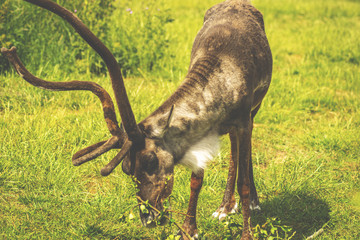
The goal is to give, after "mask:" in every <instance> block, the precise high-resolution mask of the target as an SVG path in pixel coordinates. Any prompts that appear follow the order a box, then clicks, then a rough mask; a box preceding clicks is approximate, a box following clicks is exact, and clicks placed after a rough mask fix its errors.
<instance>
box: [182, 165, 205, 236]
mask: <svg viewBox="0 0 360 240" xmlns="http://www.w3.org/2000/svg"><path fill="white" fill-rule="evenodd" d="M203 178H204V170H201V171H199V172H198V173H194V172H193V173H192V174H191V183H190V189H191V192H190V199H189V207H188V211H187V214H186V218H185V221H184V224H183V225H182V228H183V230H184V231H186V232H187V233H188V235H190V236H191V237H193V238H195V239H196V238H197V236H198V233H197V226H196V206H197V201H198V198H199V193H200V190H201V187H202V183H203ZM181 235H182V238H183V239H188V237H187V236H186V235H185V234H184V233H181Z"/></svg>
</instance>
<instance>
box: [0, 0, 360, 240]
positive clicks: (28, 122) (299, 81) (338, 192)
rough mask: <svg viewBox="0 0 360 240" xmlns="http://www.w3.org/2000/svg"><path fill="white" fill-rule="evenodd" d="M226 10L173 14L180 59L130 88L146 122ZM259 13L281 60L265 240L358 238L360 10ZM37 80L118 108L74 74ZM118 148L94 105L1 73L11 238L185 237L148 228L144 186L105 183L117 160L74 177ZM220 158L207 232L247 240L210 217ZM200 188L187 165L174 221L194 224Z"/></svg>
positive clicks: (260, 179)
mask: <svg viewBox="0 0 360 240" xmlns="http://www.w3.org/2000/svg"><path fill="white" fill-rule="evenodd" d="M174 2H175V1H174ZM216 2H218V1H214V0H191V1H190V0H183V1H176V3H170V2H167V8H168V9H169V12H170V14H171V16H172V18H173V19H174V21H172V22H170V23H168V24H167V28H166V31H167V32H166V34H167V35H168V36H169V48H168V50H167V54H170V55H172V56H176V57H172V58H169V60H168V65H166V67H164V69H163V71H164V72H166V73H162V72H161V71H160V70H157V71H154V72H151V71H147V72H145V71H143V72H142V74H141V75H138V76H131V75H129V76H128V77H127V78H126V79H125V84H126V87H127V90H128V95H129V98H130V102H131V103H132V108H133V110H134V112H135V115H136V118H137V120H138V121H139V120H141V119H143V118H144V117H146V116H147V115H148V114H150V113H151V112H152V111H154V110H155V109H156V108H157V107H158V106H159V105H160V104H161V102H163V101H164V100H165V99H166V98H167V97H168V96H169V95H170V94H171V93H172V92H173V91H174V90H175V89H176V87H177V86H178V85H179V84H180V82H181V81H182V79H183V77H184V76H185V74H186V69H187V67H188V64H189V57H190V51H191V44H192V41H193V39H194V37H195V35H196V33H197V31H198V30H199V29H200V27H201V24H202V20H203V15H204V13H205V11H206V9H208V8H209V7H211V6H212V5H214V4H215V3H216ZM252 2H253V4H254V5H255V6H256V7H257V8H258V9H259V10H260V11H261V12H262V13H263V15H264V21H265V27H266V32H267V36H268V39H269V42H270V46H271V49H272V53H273V58H274V68H273V78H272V83H271V86H270V89H269V92H268V94H267V96H266V97H265V100H264V102H263V105H262V107H261V109H260V111H259V113H258V115H257V116H256V118H255V128H254V132H253V162H254V174H255V184H256V186H257V189H258V193H259V197H260V204H261V208H262V211H261V213H257V214H253V216H252V226H253V228H254V233H255V234H257V236H259V238H260V239H271V237H274V238H275V239H276V238H277V239H286V238H291V239H306V238H307V237H309V236H311V235H313V234H314V233H315V232H317V233H319V235H318V236H317V237H316V239H360V230H359V229H360V110H359V109H360V41H359V39H360V31H359V29H360V2H359V1H356V0H342V1H339V0H337V1H336V0H317V1H311V0H303V1H295V0H276V1H274V0H272V1H271V0H253V1H252ZM64 44H66V43H64ZM68 51H71V46H68ZM20 57H21V56H20ZM56 57H61V55H59V56H56ZM36 61H37V59H33V60H32V62H31V64H32V65H35V66H36ZM171 64H173V65H176V68H175V67H172V66H171ZM34 69H35V72H34V73H36V74H37V75H38V76H40V77H43V78H46V79H47V80H50V81H59V80H61V81H70V80H73V79H77V80H89V81H95V82H97V83H98V84H100V85H102V86H103V87H104V88H105V89H107V90H108V91H109V93H110V94H111V95H112V96H113V93H112V90H111V85H110V81H109V79H108V77H107V76H104V75H95V74H90V73H74V74H64V73H63V72H62V70H61V67H59V66H57V67H54V70H52V71H51V72H47V73H44V72H43V69H42V67H41V66H38V67H37V68H36V67H35V68H34ZM171 69H175V70H174V71H173V72H171V71H172V70H171ZM140 71H141V69H140ZM59 76H61V78H60V79H59ZM108 137H109V132H108V130H107V128H106V124H105V122H104V119H103V115H102V109H101V106H100V103H99V101H98V99H97V98H96V97H95V96H93V95H92V94H91V93H87V92H49V91H45V90H42V89H38V88H35V87H33V86H31V85H29V84H28V83H26V82H25V81H24V80H22V79H21V78H20V77H18V76H17V75H16V74H15V73H13V72H7V73H2V74H1V75H0V238H1V239H166V238H167V237H171V235H172V234H174V233H176V232H177V227H176V226H175V225H174V224H172V225H171V226H169V225H168V226H165V227H158V228H154V229H146V228H144V227H142V226H141V223H140V219H139V216H138V209H137V208H136V206H137V201H136V199H135V196H134V195H135V192H136V190H135V188H134V184H133V183H132V180H131V179H130V178H129V177H128V176H127V175H125V174H124V173H122V171H121V168H118V169H116V170H115V171H114V173H113V174H111V175H110V176H108V177H102V176H101V175H100V173H99V171H100V169H101V168H102V166H104V165H105V164H106V163H107V162H108V161H109V160H111V159H112V157H113V156H114V155H115V154H116V151H111V152H109V153H107V154H104V155H103V156H101V157H99V158H98V159H96V160H94V161H92V162H89V163H86V164H84V165H82V166H81V167H74V166H72V164H71V156H72V154H74V153H75V152H76V151H77V150H79V149H82V148H84V147H86V146H88V145H91V144H92V143H95V142H98V141H101V140H105V139H107V138H108ZM221 145H222V147H221V151H220V153H219V155H218V156H217V157H216V159H214V160H213V161H212V162H211V163H210V164H209V166H208V168H207V169H206V171H205V179H204V184H203V188H202V190H201V194H200V199H199V205H198V227H199V231H200V236H201V237H202V238H203V239H225V238H226V239H240V236H241V227H242V217H241V214H234V215H231V216H230V217H228V218H227V219H226V220H225V221H223V222H221V223H219V222H218V221H217V220H216V219H213V218H212V217H211V214H212V213H213V212H214V211H215V210H216V209H217V207H218V205H219V204H220V203H221V200H222V195H223V191H224V189H225V185H226V177H227V167H228V161H229V155H230V151H229V141H228V138H227V137H226V136H224V137H223V138H222V142H221ZM190 175H191V172H190V170H189V169H187V168H185V167H183V166H177V167H176V168H175V183H174V190H173V193H172V196H171V198H170V200H171V205H172V209H173V210H174V211H176V212H180V213H184V212H186V208H187V202H188V198H189V194H190V188H189V180H190ZM237 199H238V196H237ZM172 218H173V219H174V221H176V222H178V223H180V224H181V222H182V219H183V218H184V217H183V215H181V214H178V213H173V214H172ZM274 238H273V239H274Z"/></svg>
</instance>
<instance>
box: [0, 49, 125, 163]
mask: <svg viewBox="0 0 360 240" xmlns="http://www.w3.org/2000/svg"><path fill="white" fill-rule="evenodd" d="M1 53H2V54H4V55H5V56H6V57H7V58H8V60H9V61H10V63H11V64H12V65H13V66H14V68H15V70H16V71H17V73H18V74H19V75H20V76H21V77H22V78H23V79H25V80H26V81H27V82H28V83H30V84H32V85H34V86H36V87H40V88H44V89H48V90H55V91H72V90H88V91H91V92H92V93H94V94H95V95H96V96H97V97H98V98H99V99H100V101H101V104H102V106H103V111H104V118H105V121H106V123H107V127H108V129H109V131H110V133H111V134H112V135H113V136H112V137H111V138H110V139H109V140H108V141H102V142H99V143H96V144H94V145H92V146H90V147H87V148H85V149H83V150H80V151H79V152H77V153H76V154H75V155H74V156H73V163H74V165H80V164H82V163H84V162H87V161H90V160H92V159H94V158H96V157H98V156H100V155H101V154H103V153H105V152H107V151H109V150H110V149H113V148H120V147H122V145H123V144H124V142H125V140H126V134H125V133H124V132H123V131H122V130H121V129H120V128H119V126H118V122H117V120H116V114H115V109H114V104H113V101H112V100H111V97H110V95H109V94H108V92H106V90H105V89H103V88H102V87H101V86H100V85H98V84H96V83H94V82H85V81H70V82H49V81H45V80H42V79H40V78H37V77H35V76H34V75H32V74H31V73H30V72H29V71H28V70H27V69H26V68H25V66H24V65H23V64H22V62H21V60H20V59H19V57H18V56H17V54H16V48H15V47H12V48H11V49H10V50H9V49H6V48H2V49H1Z"/></svg>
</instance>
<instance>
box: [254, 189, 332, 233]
mask: <svg viewBox="0 0 360 240" xmlns="http://www.w3.org/2000/svg"><path fill="white" fill-rule="evenodd" d="M260 205H261V212H260V213H257V214H253V218H252V220H253V226H255V225H257V224H260V225H261V224H263V223H265V222H266V219H268V218H274V217H275V218H277V219H280V220H281V223H282V224H283V225H286V226H289V227H291V228H292V229H293V231H296V234H295V236H294V237H293V239H303V238H304V237H308V236H310V235H312V234H313V233H314V232H315V231H317V230H319V229H320V228H322V227H323V226H324V224H325V223H327V222H328V221H329V220H330V215H329V213H330V208H329V206H328V205H327V204H326V203H325V202H324V201H323V200H321V199H319V198H317V196H314V195H310V194H308V193H284V194H282V195H280V196H276V197H274V198H272V199H271V200H268V201H266V200H264V201H262V202H261V204H260Z"/></svg>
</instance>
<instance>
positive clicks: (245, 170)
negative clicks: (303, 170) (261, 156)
mask: <svg viewBox="0 0 360 240" xmlns="http://www.w3.org/2000/svg"><path fill="white" fill-rule="evenodd" d="M251 133H252V121H251V120H249V121H248V122H247V123H246V124H245V127H244V128H241V129H239V131H238V133H237V143H238V157H239V158H238V159H239V167H238V176H239V177H238V181H237V187H238V192H239V195H240V201H241V208H242V214H243V221H244V222H243V226H244V227H243V233H242V237H241V239H243V240H245V239H253V238H252V233H251V224H250V192H251V183H250V159H251V156H250V155H251Z"/></svg>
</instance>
